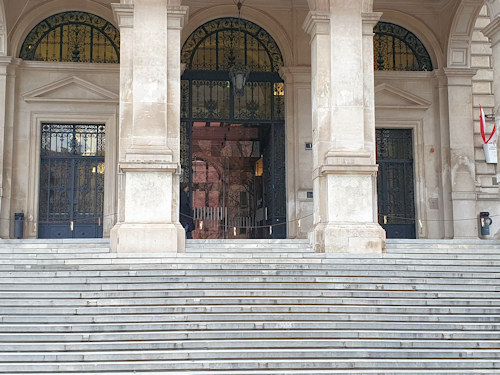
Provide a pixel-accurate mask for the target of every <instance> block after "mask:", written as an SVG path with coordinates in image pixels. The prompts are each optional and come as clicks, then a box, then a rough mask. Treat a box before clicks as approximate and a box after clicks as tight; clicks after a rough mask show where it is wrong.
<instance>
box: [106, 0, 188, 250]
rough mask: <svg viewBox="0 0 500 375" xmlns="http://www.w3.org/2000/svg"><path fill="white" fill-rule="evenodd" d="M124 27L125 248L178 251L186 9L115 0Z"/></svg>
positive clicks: (163, 1)
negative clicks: (182, 36) (182, 40)
mask: <svg viewBox="0 0 500 375" xmlns="http://www.w3.org/2000/svg"><path fill="white" fill-rule="evenodd" d="M113 10H114V12H115V15H116V16H117V18H118V20H119V25H120V38H121V42H120V54H121V56H120V119H119V129H120V130H119V142H120V149H119V162H118V173H119V175H120V177H119V192H118V199H119V203H118V205H119V207H118V223H117V224H116V225H115V227H114V228H113V229H112V230H111V248H112V250H113V251H117V252H177V251H183V249H184V246H185V241H184V230H183V229H182V227H181V225H180V224H179V222H178V204H179V203H178V196H179V186H178V185H179V181H178V180H179V178H178V175H177V171H178V170H179V168H180V163H179V158H180V155H179V154H180V153H179V147H180V146H179V138H180V135H179V126H180V118H179V107H180V81H179V80H180V30H181V28H182V26H183V20H184V17H185V15H186V13H187V8H185V7H180V6H176V7H173V8H172V7H169V6H168V1H167V0H134V2H133V4H113Z"/></svg>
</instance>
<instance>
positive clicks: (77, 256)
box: [0, 250, 500, 264]
mask: <svg viewBox="0 0 500 375" xmlns="http://www.w3.org/2000/svg"><path fill="white" fill-rule="evenodd" d="M56 251H57V252H56ZM360 258H361V259H363V262H364V263H378V264H384V263H385V264H392V259H396V260H401V261H409V260H411V261H414V260H421V261H424V262H425V261H427V262H429V261H440V262H445V264H452V263H454V262H456V261H457V260H459V261H463V262H472V263H474V262H477V261H490V262H491V261H498V262H500V253H496V254H487V253H481V254H479V253H470V254H436V255H432V254H418V253H415V254H411V253H410V254H390V253H389V254H384V255H383V257H382V256H373V257H371V258H370V257H354V256H353V255H352V254H349V255H346V254H343V255H340V256H335V255H333V254H319V253H303V252H300V251H297V252H289V251H287V252H281V251H280V252H248V254H242V253H234V252H231V253H229V252H227V253H224V252H217V253H215V252H196V253H195V252H191V253H180V254H170V255H168V254H116V253H109V252H104V251H102V252H97V251H96V252H85V253H64V252H60V251H59V250H54V252H50V253H38V252H29V253H28V252H26V253H0V264H37V263H40V264H41V262H42V261H44V263H43V264H47V261H52V260H55V261H58V260H59V261H60V260H63V261H67V262H66V263H75V262H77V263H79V264H81V263H85V264H88V263H96V261H97V263H99V261H100V262H101V263H103V262H107V263H117V262H121V263H123V262H124V261H125V260H129V261H130V262H133V261H138V262H142V263H144V262H151V263H155V262H165V261H166V260H171V261H175V262H178V261H182V262H185V261H186V259H187V260H189V261H196V262H198V261H204V262H206V261H210V260H218V259H224V261H225V262H228V261H231V262H238V261H239V262H241V263H248V262H252V261H254V260H256V259H257V260H259V259H265V260H266V261H269V260H274V259H276V262H277V263H279V262H281V261H282V260H283V259H292V260H293V259H300V260H305V261H306V262H310V261H314V260H320V261H321V262H322V263H331V262H332V260H334V261H335V262H336V263H340V262H345V263H347V262H352V260H356V261H358V260H360ZM174 259H175V260H174ZM370 259H372V261H370ZM441 264H442V263H441ZM459 264H461V263H459Z"/></svg>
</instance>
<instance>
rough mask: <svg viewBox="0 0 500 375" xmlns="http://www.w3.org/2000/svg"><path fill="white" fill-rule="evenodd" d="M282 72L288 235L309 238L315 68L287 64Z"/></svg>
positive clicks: (311, 219)
mask: <svg viewBox="0 0 500 375" xmlns="http://www.w3.org/2000/svg"><path fill="white" fill-rule="evenodd" d="M280 75H281V77H282V78H283V80H284V81H285V92H286V95H285V100H286V103H285V108H286V124H287V141H286V142H287V143H286V152H287V154H286V161H287V166H286V170H287V173H286V178H287V184H286V185H287V197H288V199H287V216H288V224H287V225H288V226H287V236H288V237H289V238H307V235H308V232H309V231H310V230H311V229H312V223H313V218H312V213H313V200H312V199H311V198H308V196H307V192H308V191H312V190H313V188H312V182H311V165H312V159H313V158H312V150H309V149H306V147H305V145H306V143H310V142H311V140H312V138H311V137H312V128H311V100H310V98H311V68H310V67H304V66H294V67H284V68H281V70H280Z"/></svg>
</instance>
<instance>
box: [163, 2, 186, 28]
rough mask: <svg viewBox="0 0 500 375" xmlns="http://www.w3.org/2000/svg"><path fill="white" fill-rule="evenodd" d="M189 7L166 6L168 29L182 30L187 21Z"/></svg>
mask: <svg viewBox="0 0 500 375" xmlns="http://www.w3.org/2000/svg"><path fill="white" fill-rule="evenodd" d="M188 13H189V7H187V6H183V5H169V6H167V14H168V16H167V17H168V21H167V22H168V28H169V29H176V30H182V28H183V27H184V25H185V23H186V22H187V20H188Z"/></svg>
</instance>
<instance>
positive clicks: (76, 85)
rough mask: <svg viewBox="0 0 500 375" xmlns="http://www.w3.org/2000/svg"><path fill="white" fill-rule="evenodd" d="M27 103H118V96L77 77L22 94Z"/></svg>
mask: <svg viewBox="0 0 500 375" xmlns="http://www.w3.org/2000/svg"><path fill="white" fill-rule="evenodd" d="M23 98H24V100H26V101H27V102H64V103H118V99H119V98H118V94H115V93H114V92H111V91H109V90H106V89H104V88H102V87H100V86H97V85H95V84H93V83H91V82H88V81H85V80H83V79H81V78H78V77H68V78H64V79H61V80H59V81H56V82H52V83H49V84H48V85H45V86H42V87H40V88H38V89H35V90H32V91H29V92H27V93H25V94H23Z"/></svg>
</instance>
